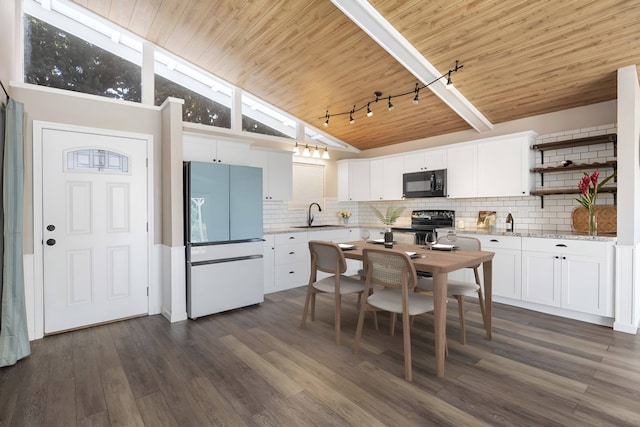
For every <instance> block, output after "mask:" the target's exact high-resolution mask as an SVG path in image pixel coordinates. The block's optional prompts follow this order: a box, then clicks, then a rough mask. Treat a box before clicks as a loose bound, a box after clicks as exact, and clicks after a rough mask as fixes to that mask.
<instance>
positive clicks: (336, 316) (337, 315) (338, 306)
mask: <svg viewBox="0 0 640 427" xmlns="http://www.w3.org/2000/svg"><path fill="white" fill-rule="evenodd" d="M335 298H336V301H335V302H336V307H335V313H334V322H335V329H336V344H337V345H340V311H341V298H340V294H336V295H335Z"/></svg>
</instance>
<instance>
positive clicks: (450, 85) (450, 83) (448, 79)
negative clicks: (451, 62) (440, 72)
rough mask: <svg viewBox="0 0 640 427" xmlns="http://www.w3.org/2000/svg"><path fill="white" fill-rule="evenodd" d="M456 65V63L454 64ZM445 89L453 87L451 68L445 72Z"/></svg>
mask: <svg viewBox="0 0 640 427" xmlns="http://www.w3.org/2000/svg"><path fill="white" fill-rule="evenodd" d="M456 66H457V64H456ZM445 87H446V88H447V89H451V88H453V82H452V81H451V70H449V72H448V73H447V84H446V85H445Z"/></svg>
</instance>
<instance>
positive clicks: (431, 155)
mask: <svg viewBox="0 0 640 427" xmlns="http://www.w3.org/2000/svg"><path fill="white" fill-rule="evenodd" d="M403 157H404V172H422V171H427V170H429V171H432V170H438V169H445V168H446V167H447V150H446V149H444V148H433V149H429V150H421V151H414V152H412V153H408V154H405V155H404V156H403Z"/></svg>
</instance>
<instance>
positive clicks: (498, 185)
mask: <svg viewBox="0 0 640 427" xmlns="http://www.w3.org/2000/svg"><path fill="white" fill-rule="evenodd" d="M523 141H525V140H524V139H522V138H515V139H513V138H512V139H504V140H497V141H487V142H482V143H479V144H478V160H477V163H478V197H508V196H524V195H526V194H528V193H529V188H527V185H526V184H527V183H528V182H529V181H528V180H527V182H526V183H525V182H523V178H524V177H525V176H529V174H530V172H529V164H528V162H525V158H524V157H523V156H525V155H529V153H530V150H529V147H528V145H527V146H526V147H525V145H524V144H523Z"/></svg>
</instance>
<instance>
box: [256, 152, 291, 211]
mask: <svg viewBox="0 0 640 427" xmlns="http://www.w3.org/2000/svg"><path fill="white" fill-rule="evenodd" d="M250 154H251V155H250V159H251V166H254V167H258V168H262V198H263V199H264V200H291V194H292V181H293V164H292V160H291V153H287V152H276V151H263V150H251V151H250Z"/></svg>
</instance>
